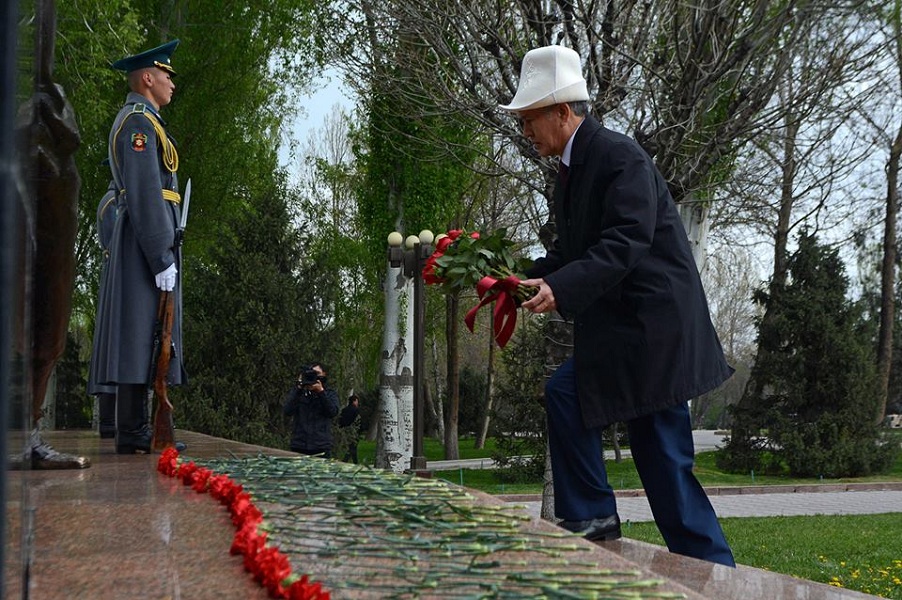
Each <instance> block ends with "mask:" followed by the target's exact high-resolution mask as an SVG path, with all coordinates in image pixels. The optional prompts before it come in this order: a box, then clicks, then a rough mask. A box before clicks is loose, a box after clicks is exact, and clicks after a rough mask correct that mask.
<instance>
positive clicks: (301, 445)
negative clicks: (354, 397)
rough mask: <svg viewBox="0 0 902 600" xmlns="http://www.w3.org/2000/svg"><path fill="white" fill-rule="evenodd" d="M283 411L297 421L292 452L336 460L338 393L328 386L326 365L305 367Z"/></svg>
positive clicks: (319, 364) (292, 438) (290, 392)
mask: <svg viewBox="0 0 902 600" xmlns="http://www.w3.org/2000/svg"><path fill="white" fill-rule="evenodd" d="M283 412H284V413H285V415H286V416H289V417H293V418H294V428H293V430H292V433H291V444H290V446H289V448H290V449H291V451H292V452H299V453H301V454H307V455H314V454H316V455H321V456H322V457H323V458H331V457H332V419H334V418H335V415H337V414H338V394H337V393H336V392H335V390H333V389H331V388H328V387H326V369H325V367H324V366H323V365H322V363H318V362H316V363H313V364H311V365H309V366H307V367H304V369H303V370H302V371H301V374H300V375H299V376H298V380H297V383H296V385H295V386H294V387H293V388H292V389H291V390H290V391H289V392H288V396H287V398H286V399H285V407H284V409H283Z"/></svg>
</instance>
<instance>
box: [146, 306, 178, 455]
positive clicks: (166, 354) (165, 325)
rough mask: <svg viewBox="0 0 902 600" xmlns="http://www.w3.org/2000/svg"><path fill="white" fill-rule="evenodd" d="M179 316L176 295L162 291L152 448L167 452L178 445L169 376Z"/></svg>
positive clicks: (155, 372) (155, 373)
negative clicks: (168, 386)
mask: <svg viewBox="0 0 902 600" xmlns="http://www.w3.org/2000/svg"><path fill="white" fill-rule="evenodd" d="M174 317H175V294H174V293H173V292H160V304H159V307H158V308H157V324H156V331H155V332H154V357H155V358H154V364H153V392H154V396H156V399H157V408H156V411H155V412H154V415H153V441H152V443H151V448H153V449H154V450H160V451H162V450H165V449H166V448H170V447H173V446H175V425H174V424H173V421H172V403H171V402H170V401H169V393H168V391H167V384H166V376H167V375H168V374H169V361H170V360H171V359H172V321H173V319H174Z"/></svg>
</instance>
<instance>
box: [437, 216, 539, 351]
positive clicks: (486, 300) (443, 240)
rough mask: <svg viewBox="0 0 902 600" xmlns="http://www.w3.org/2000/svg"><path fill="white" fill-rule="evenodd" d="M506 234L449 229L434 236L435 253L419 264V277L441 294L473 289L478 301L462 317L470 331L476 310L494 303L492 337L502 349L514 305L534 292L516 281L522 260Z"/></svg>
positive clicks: (511, 327)
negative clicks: (424, 262) (420, 267)
mask: <svg viewBox="0 0 902 600" xmlns="http://www.w3.org/2000/svg"><path fill="white" fill-rule="evenodd" d="M506 234H507V230H505V229H496V230H495V231H493V232H491V233H490V234H488V235H482V234H480V233H479V232H478V231H474V232H472V233H469V234H468V233H466V232H465V231H464V230H462V229H452V230H451V231H449V232H448V233H447V234H442V235H439V236H438V238H437V239H436V243H435V252H434V253H433V254H432V256H430V257H429V258H428V259H427V260H426V265H425V266H424V267H423V280H424V281H425V282H426V283H429V284H433V285H440V286H441V287H442V288H443V289H444V291H445V293H454V292H458V291H460V290H462V289H466V288H470V287H475V288H476V292H477V294H478V295H479V298H480V302H479V304H478V305H476V306H475V307H473V308H472V309H470V311H469V312H468V313H467V315H466V316H465V317H464V322H465V323H466V324H467V327H468V328H469V329H470V331H473V325H474V323H475V321H476V313H477V312H478V311H479V309H480V308H482V307H483V306H485V305H487V304H491V303H492V302H495V310H494V315H495V322H494V336H495V341H496V342H497V343H498V346H500V347H502V348H503V347H504V345H505V344H507V342H508V340H509V339H510V337H511V335H512V334H513V332H514V327H515V325H516V323H517V307H518V306H519V305H520V303H521V302H523V301H524V300H528V299H529V298H531V297H532V296H534V295H535V293H536V291H537V290H536V288H534V287H528V286H524V285H522V284H521V283H520V278H519V277H518V276H517V273H518V272H520V271H521V270H522V265H523V262H524V261H523V259H520V258H517V257H516V256H515V255H514V252H513V251H514V248H515V244H514V242H512V241H511V240H509V239H507V237H505V236H506Z"/></svg>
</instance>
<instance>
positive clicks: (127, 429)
mask: <svg viewBox="0 0 902 600" xmlns="http://www.w3.org/2000/svg"><path fill="white" fill-rule="evenodd" d="M146 401H147V386H145V385H141V384H121V385H119V387H118V389H117V390H116V454H134V453H136V452H145V453H147V454H149V453H150V444H151V441H152V438H153V432H152V431H151V430H150V427H148V426H147V421H146V417H145V410H144V405H145V402H146Z"/></svg>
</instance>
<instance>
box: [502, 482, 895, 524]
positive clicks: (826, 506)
mask: <svg viewBox="0 0 902 600" xmlns="http://www.w3.org/2000/svg"><path fill="white" fill-rule="evenodd" d="M709 497H710V499H711V504H712V506H714V510H715V512H716V513H717V516H718V517H720V518H727V517H777V516H791V515H870V514H880V513H902V489H900V490H876V491H874V490H871V491H847V492H814V493H800V492H795V493H787V494H729V495H711V496H709ZM515 503H517V502H515ZM522 504H524V505H525V506H526V507H527V509H528V510H529V512H530V514H533V515H538V514H539V511H540V510H541V501H528V502H522ZM617 512H618V514H620V519H621V520H622V521H632V522H633V523H642V522H647V521H654V517H652V514H651V508H649V506H648V499H647V498H645V497H644V496H634V497H628V498H618V499H617Z"/></svg>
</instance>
